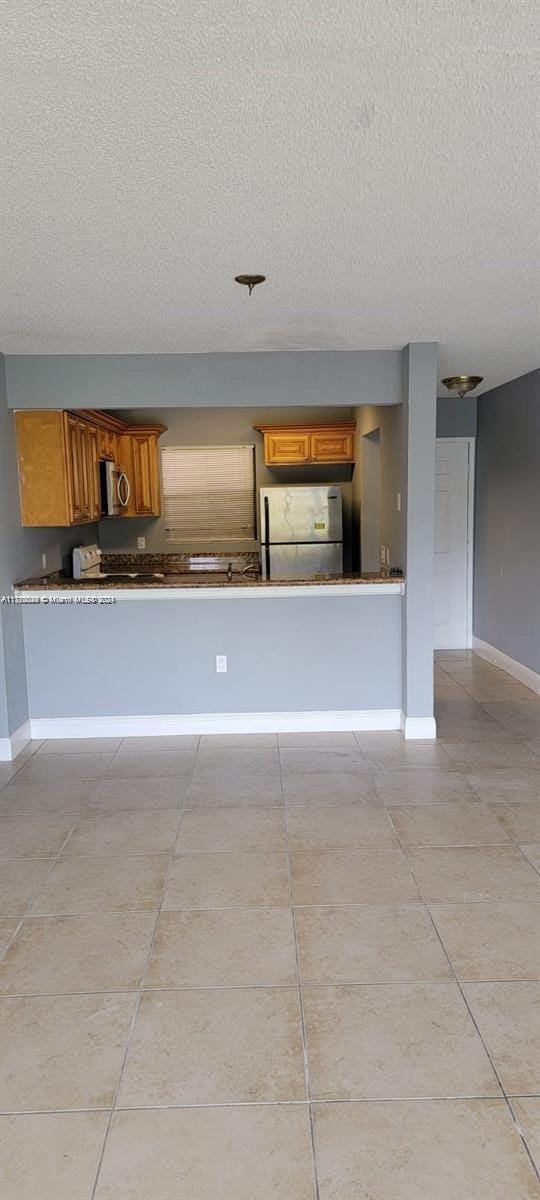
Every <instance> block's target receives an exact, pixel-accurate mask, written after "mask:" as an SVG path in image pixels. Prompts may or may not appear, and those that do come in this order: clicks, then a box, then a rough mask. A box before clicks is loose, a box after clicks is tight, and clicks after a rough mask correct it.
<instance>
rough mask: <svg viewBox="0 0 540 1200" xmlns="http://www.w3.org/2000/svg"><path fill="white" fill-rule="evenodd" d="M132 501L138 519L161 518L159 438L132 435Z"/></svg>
mask: <svg viewBox="0 0 540 1200" xmlns="http://www.w3.org/2000/svg"><path fill="white" fill-rule="evenodd" d="M130 436H131V446H132V450H131V455H132V476H131V487H132V499H133V508H134V511H135V515H136V516H137V517H159V514H160V512H161V503H160V487H159V462H158V442H157V437H155V436H152V435H151V434H150V435H144V434H138V433H136V434H131V435H130Z"/></svg>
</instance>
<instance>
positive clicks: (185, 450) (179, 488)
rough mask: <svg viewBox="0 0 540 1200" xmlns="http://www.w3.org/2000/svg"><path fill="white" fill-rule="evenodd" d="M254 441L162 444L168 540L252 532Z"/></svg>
mask: <svg viewBox="0 0 540 1200" xmlns="http://www.w3.org/2000/svg"><path fill="white" fill-rule="evenodd" d="M254 457H255V447H254V446H163V448H162V451H161V465H162V475H163V509H164V516H165V540H166V541H167V542H189V541H197V542H219V541H233V540H234V541H236V540H242V539H244V538H246V539H248V538H254V537H255V466H254Z"/></svg>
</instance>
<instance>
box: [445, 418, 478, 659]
mask: <svg viewBox="0 0 540 1200" xmlns="http://www.w3.org/2000/svg"><path fill="white" fill-rule="evenodd" d="M435 441H436V444H438V443H439V442H444V443H447V442H466V443H467V446H468V451H469V454H468V458H469V480H468V487H467V548H466V549H467V559H466V561H467V621H466V629H467V645H466V649H468V650H470V649H472V644H473V595H474V593H473V583H474V475H475V465H476V435H475V436H474V437H438V438H436V439H435Z"/></svg>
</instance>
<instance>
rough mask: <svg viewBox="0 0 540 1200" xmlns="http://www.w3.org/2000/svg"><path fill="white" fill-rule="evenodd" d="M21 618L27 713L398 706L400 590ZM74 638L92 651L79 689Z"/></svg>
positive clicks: (148, 603) (47, 611)
mask: <svg viewBox="0 0 540 1200" xmlns="http://www.w3.org/2000/svg"><path fill="white" fill-rule="evenodd" d="M23 619H24V627H25V639H26V649H27V662H28V694H29V702H30V712H31V715H32V717H77V716H82V717H84V716H98V715H99V716H113V715H133V714H138V715H145V714H155V715H157V714H159V715H162V714H166V713H172V714H181V713H210V712H217V713H220V712H279V711H285V712H290V711H307V712H313V711H319V710H322V711H324V710H332V709H334V710H335V709H365V708H367V709H371V708H398V709H399V708H400V707H401V661H400V660H401V597H400V596H393V595H390V596H350V597H349V596H335V597H332V596H309V597H292V598H288V597H279V598H276V597H273V598H270V599H266V598H265V599H246V600H243V599H221V600H206V599H201V598H198V599H185V600H124V601H122V600H121V599H120V600H119V601H118V603H117V604H115V605H111V606H109V605H103V606H93V605H92V606H90V605H88V606H86V605H85V606H79V607H70V606H66V607H62V608H55V607H52V606H48V607H47V606H45V607H37V606H36V607H25V608H24V611H23ZM85 646H86V647H99V654H98V653H91V654H89V655H88V657H87V658H86V659H85V664H84V673H85V678H84V686H81V679H80V675H79V672H78V671H75V670H74V669H73V664H74V663H75V662H77V661H79V659H80V653H81V648H84V647H85ZM130 648H131V649H130ZM216 654H227V655H228V658H229V670H228V673H227V674H226V675H217V674H216V669H215V656H216ZM51 664H54V670H53V671H51Z"/></svg>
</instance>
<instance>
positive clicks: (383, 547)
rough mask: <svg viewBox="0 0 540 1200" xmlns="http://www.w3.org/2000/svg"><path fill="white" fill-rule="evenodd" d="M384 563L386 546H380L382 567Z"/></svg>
mask: <svg viewBox="0 0 540 1200" xmlns="http://www.w3.org/2000/svg"><path fill="white" fill-rule="evenodd" d="M385 562H386V546H381V563H382V565H383V567H384V564H385Z"/></svg>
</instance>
